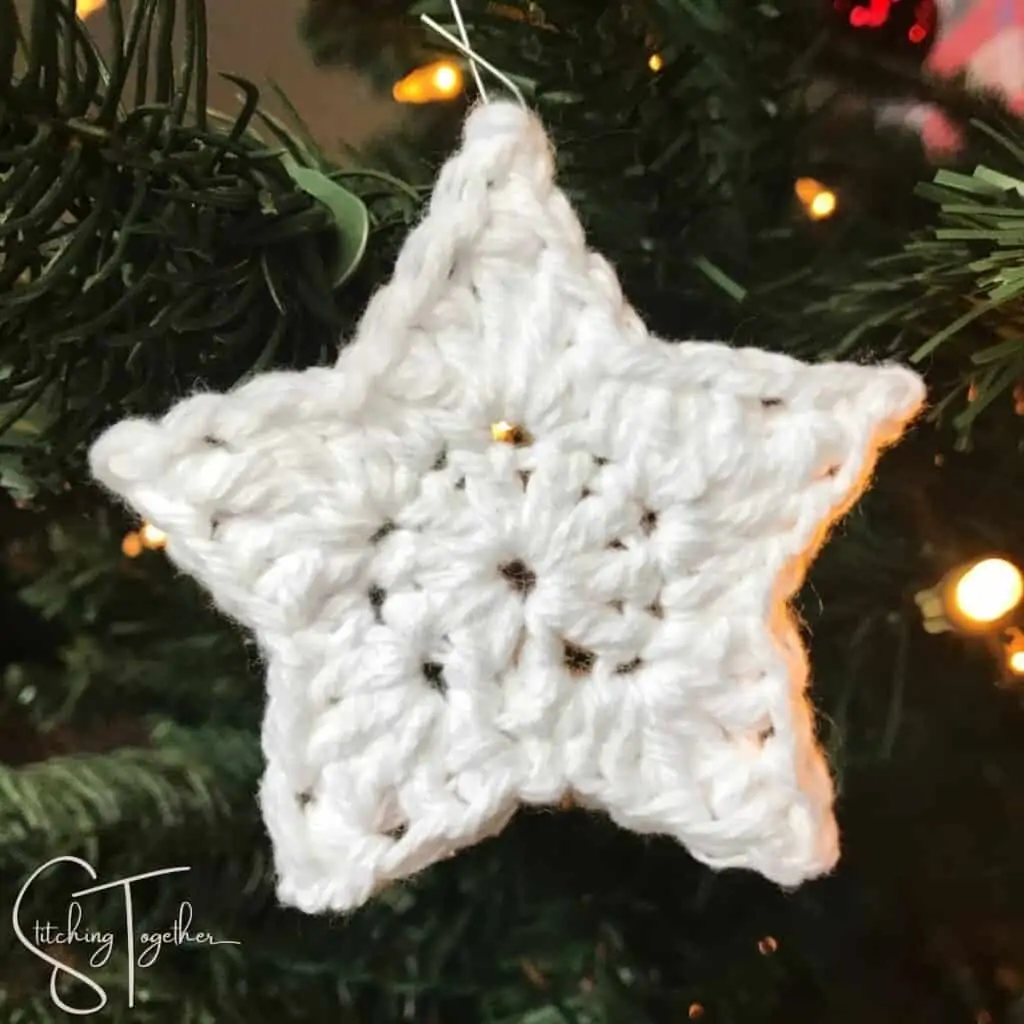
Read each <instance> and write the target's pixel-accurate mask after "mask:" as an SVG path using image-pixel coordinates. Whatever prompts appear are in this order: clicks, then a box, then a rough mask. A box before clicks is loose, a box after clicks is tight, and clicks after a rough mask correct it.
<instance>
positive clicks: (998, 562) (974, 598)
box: [953, 558, 1024, 622]
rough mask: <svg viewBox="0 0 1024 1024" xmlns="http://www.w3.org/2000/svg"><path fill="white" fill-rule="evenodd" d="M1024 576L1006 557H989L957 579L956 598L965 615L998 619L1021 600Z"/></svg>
mask: <svg viewBox="0 0 1024 1024" xmlns="http://www.w3.org/2000/svg"><path fill="white" fill-rule="evenodd" d="M1022 597H1024V578H1022V577H1021V574H1020V569H1018V568H1017V566H1015V565H1014V564H1013V563H1012V562H1007V561H1006V559H1004V558H985V559H983V560H982V561H980V562H978V563H977V564H976V565H973V566H971V568H970V569H968V570H967V572H965V573H964V574H963V576H961V577H960V579H959V580H957V583H956V587H955V588H954V591H953V600H954V602H955V603H956V607H957V610H958V611H959V612H960V614H961V615H963V616H965V617H966V618H968V619H971V620H972V621H974V622H995V621H996V620H997V619H1001V618H1002V617H1003V616H1004V615H1006V614H1007V612H1010V611H1012V610H1013V609H1014V608H1016V607H1017V605H1018V604H1020V601H1021V598H1022Z"/></svg>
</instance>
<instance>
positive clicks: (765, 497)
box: [91, 103, 923, 912]
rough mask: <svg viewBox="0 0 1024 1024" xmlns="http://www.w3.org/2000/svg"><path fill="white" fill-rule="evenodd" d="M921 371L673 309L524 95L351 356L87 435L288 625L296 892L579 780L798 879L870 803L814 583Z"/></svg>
mask: <svg viewBox="0 0 1024 1024" xmlns="http://www.w3.org/2000/svg"><path fill="white" fill-rule="evenodd" d="M922 400H923V388H922V385H921V382H920V380H919V379H918V378H917V377H916V376H915V375H914V374H912V373H910V372H909V371H907V370H905V369H902V368H900V367H897V366H881V367H867V366H858V365H849V364H828V365H806V364H804V363H801V362H798V361H796V360H794V359H792V358H789V357H787V356H783V355H777V354H771V353H768V352H762V351H759V350H755V349H733V348H730V347H727V346H724V345H719V344H713V343H704V342H700V343H698V342H682V343H674V344H670V343H666V342H664V341H662V340H660V339H658V338H655V337H652V336H651V335H650V334H649V333H648V332H647V330H646V329H645V327H644V325H643V324H642V323H641V321H640V319H639V318H638V317H637V315H636V314H635V313H634V312H633V310H632V309H631V308H630V306H629V305H628V304H627V302H626V301H625V300H624V298H623V296H622V293H621V290H620V287H619V283H618V281H617V278H616V275H615V273H614V272H613V270H612V269H611V267H610V266H609V265H608V263H607V262H606V261H605V260H604V259H603V258H602V257H600V256H599V255H596V254H594V253H592V252H591V251H589V250H588V248H587V245H586V242H585V239H584V234H583V231H582V228H581V226H580V224H579V221H578V220H577V217H576V215H575V214H574V212H573V210H572V208H571V207H570V205H569V202H568V200H567V199H566V197H565V195H564V194H563V193H562V192H561V191H560V190H559V189H558V188H557V187H556V185H555V183H554V162H553V157H552V153H551V147H550V144H549V141H548V139H547V137H546V135H545V133H544V131H543V129H542V127H541V125H540V124H539V123H538V121H537V119H536V117H535V116H534V115H533V114H531V113H529V112H528V111H525V110H523V109H521V108H519V107H518V106H514V105H512V104H508V103H494V104H491V105H486V106H482V107H478V108H477V109H476V110H474V111H473V112H472V113H471V115H470V116H469V118H468V120H467V123H466V125H465V130H464V136H463V141H462V145H461V147H460V149H459V150H458V151H457V152H456V153H455V155H454V156H452V157H451V158H450V159H449V161H448V163H447V164H446V166H445V167H444V169H443V171H442V173H441V175H440V177H439V180H438V182H437V186H436V189H435V191H434V194H433V197H432V200H431V203H430V207H429V211H428V212H427V214H426V217H425V219H424V220H423V222H422V223H421V224H420V225H419V226H418V227H417V228H416V229H415V230H414V231H413V232H412V233H411V234H410V236H409V238H408V239H407V241H406V243H405V245H404V247H403V249H402V252H401V254H400V256H399V258H398V261H397V264H396V267H395V270H394V274H393V277H392V279H391V281H390V282H389V283H388V284H387V285H386V286H384V287H383V288H382V289H381V290H379V291H378V292H377V294H376V295H375V296H374V298H373V299H372V301H371V302H370V304H369V307H368V308H367V310H366V313H365V315H364V317H363V320H362V322H361V324H360V326H359V328H358V331H357V333H356V336H355V338H354V340H353V341H352V342H351V344H349V345H348V346H346V347H344V348H343V349H342V351H341V355H340V357H339V359H338V361H337V364H336V365H335V366H334V367H331V368H316V369H310V370H306V371H303V372H275V373H267V374H264V375H263V376H260V377H257V378H255V379H253V380H251V381H249V382H247V383H245V384H243V385H241V386H240V387H238V388H237V389H235V390H234V391H231V392H230V393H228V394H199V395H195V396H193V397H190V398H187V399H185V400H184V401H182V402H180V403H179V404H178V405H177V406H175V407H174V408H173V409H171V411H170V412H168V413H167V414H166V415H165V416H164V417H163V418H162V419H161V420H159V421H146V420H126V421H124V422H122V423H119V424H117V425H115V426H113V427H112V428H110V429H109V430H108V431H107V432H106V433H105V434H104V435H103V436H102V437H101V438H100V439H99V440H98V441H97V442H96V444H95V446H94V447H93V449H92V453H91V462H92V468H93V472H94V474H95V476H96V477H97V478H98V479H99V480H100V481H102V483H103V484H105V485H106V486H107V487H108V488H109V489H111V490H112V491H113V492H115V493H116V494H117V495H119V496H121V497H122V498H123V499H125V500H126V501H127V502H128V503H129V504H130V505H131V506H132V508H133V509H134V510H135V511H136V512H137V513H138V514H139V515H141V516H142V517H144V518H145V519H146V520H148V521H149V522H151V523H153V524H154V525H156V526H157V527H159V528H160V529H161V530H163V531H164V532H165V533H166V535H167V547H166V550H167V553H168V555H169V556H170V558H171V559H172V560H173V561H174V562H175V563H176V564H177V565H178V566H179V567H180V568H181V569H182V570H184V571H185V572H187V573H189V574H191V575H192V576H194V577H195V578H196V579H197V580H199V581H200V582H201V583H202V584H203V585H204V586H205V587H206V588H207V589H208V590H209V592H210V593H211V595H212V596H213V599H214V600H215V602H216V603H217V605H218V606H219V607H220V608H221V609H222V610H223V612H225V613H226V614H227V615H229V616H232V617H233V618H234V619H236V620H237V621H239V622H240V623H242V624H244V625H245V626H246V627H248V628H249V629H251V630H253V631H254V633H255V635H256V637H257V638H258V641H259V645H260V649H261V652H262V655H263V658H264V660H265V663H266V668H267V705H266V717H265V721H264V728H263V746H264V750H265V754H266V760H267V767H266V773H265V776H264V778H263V782H262V785H261V792H260V802H261V808H262V812H263V815H264V818H265V821H266V824H267V828H268V831H269V833H270V836H271V839H272V843H273V847H274V854H275V863H276V872H277V878H278V895H279V898H280V899H281V900H282V901H283V902H285V903H288V904H292V905H294V906H297V907H300V908H302V909H303V910H306V911H308V912H318V911H326V910H335V911H341V910H348V909H352V908H355V907H357V906H359V905H360V904H362V903H363V902H364V901H366V900H367V899H368V898H369V897H370V896H371V895H372V894H373V893H374V892H375V891H376V890H377V889H378V888H380V887H381V886H383V885H385V884H387V883H389V882H392V881H394V880H397V879H401V878H405V877H408V876H410V875H413V874H414V873H416V872H419V871H420V870H422V869H424V868H426V867H427V866H428V865H430V864H432V863H434V862H436V861H438V860H440V859H442V858H444V857H448V856H450V855H451V854H453V853H454V852H455V851H457V850H459V849H460V848H462V847H465V846H467V845H469V844H471V843H474V842H476V841H478V840H480V839H481V838H483V837H484V836H487V835H491V834H493V833H495V832H496V831H497V830H499V829H500V828H501V827H502V826H503V825H504V824H505V822H506V821H507V820H508V819H509V817H510V816H511V815H512V814H513V813H514V810H515V808H516V807H517V806H518V805H520V804H555V803H558V802H559V801H560V800H561V799H562V798H563V797H564V796H565V795H567V794H572V796H573V797H574V799H575V801H576V802H577V803H579V804H582V805H584V806H587V807H590V808H593V809H595V810H601V811H603V812H605V813H607V814H608V815H609V816H610V817H611V818H612V819H614V821H616V822H618V823H619V824H620V825H622V826H625V827H626V828H629V829H633V830H635V831H636V832H641V833H660V834H666V835H669V836H673V837H675V839H677V840H678V841H679V842H681V843H683V844H685V845H686V846H687V847H688V848H689V850H690V851H691V853H692V854H693V855H694V856H695V857H696V858H698V859H699V860H701V861H703V862H705V863H706V864H708V865H711V866H713V867H715V868H730V867H742V868H749V869H753V870H755V871H758V872H760V873H761V874H762V875H764V876H766V877H767V878H769V879H771V880H773V881H775V882H777V883H779V884H782V885H786V886H792V885H796V884H798V883H800V882H801V881H803V880H804V879H807V878H810V877H812V876H815V875H818V874H821V873H823V872H827V871H828V870H829V869H831V867H832V866H833V864H834V863H835V861H836V858H837V856H838V839H837V828H836V823H835V819H834V816H833V810H832V803H833V789H832V784H831V781H830V777H829V773H828V770H827V767H826V764H825V761H824V758H823V756H822V753H821V751H820V750H819V748H818V746H817V745H816V742H815V735H814V725H813V716H812V711H811V708H810V706H809V703H808V701H807V698H806V695H805V690H806V682H807V663H806V658H805V654H804V650H803V646H802V644H801V640H800V637H799V634H798V631H797V628H796V627H795V625H794V623H793V622H792V620H791V618H790V617H789V615H788V613H787V601H788V599H789V598H790V597H791V596H792V595H793V594H794V592H795V591H796V589H797V587H798V586H799V585H800V583H801V580H802V577H803V574H804V571H805V568H806V566H807V564H808V562H809V561H810V559H811V558H812V557H813V554H814V552H815V551H816V550H817V548H818V547H819V546H820V544H821V543H822V542H823V540H824V536H825V533H826V531H827V529H828V528H829V526H830V525H831V524H832V523H833V522H834V521H835V520H836V519H837V518H838V517H839V516H841V515H842V514H843V512H844V511H845V510H846V509H847V508H848V507H849V506H850V504H851V503H852V502H853V501H854V500H855V499H856V498H857V497H858V496H859V495H860V493H861V492H862V490H863V489H864V487H865V486H866V483H867V481H868V478H869V476H870V474H871V471H872V468H873V465H874V463H875V460H876V458H877V455H878V453H879V450H880V449H881V448H882V446H884V445H885V444H887V443H890V442H893V441H895V440H896V439H897V437H898V436H899V435H900V433H901V432H902V430H903V429H904V427H905V425H906V424H907V422H908V421H909V420H910V419H911V418H912V417H913V416H914V414H915V413H916V412H917V410H918V408H919V406H920V405H921V403H922Z"/></svg>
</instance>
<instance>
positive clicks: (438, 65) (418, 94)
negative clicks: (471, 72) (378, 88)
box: [391, 60, 463, 103]
mask: <svg viewBox="0 0 1024 1024" xmlns="http://www.w3.org/2000/svg"><path fill="white" fill-rule="evenodd" d="M462 88H463V80H462V68H461V67H459V65H458V64H456V63H455V62H454V61H450V60H439V61H435V62H434V63H433V64H426V65H424V66H423V67H421V68H416V70H415V71H410V72H409V74H407V75H406V76H405V78H403V79H402V80H401V81H400V82H396V83H395V85H394V88H393V89H392V90H391V94H392V96H394V98H395V100H396V101H397V102H399V103H436V102H438V101H443V100H451V99H454V98H455V97H456V96H458V95H459V94H460V93H461V92H462Z"/></svg>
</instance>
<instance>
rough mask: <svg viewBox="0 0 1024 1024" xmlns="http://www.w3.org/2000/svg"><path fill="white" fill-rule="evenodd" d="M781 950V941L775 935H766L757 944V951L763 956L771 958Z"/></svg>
mask: <svg viewBox="0 0 1024 1024" xmlns="http://www.w3.org/2000/svg"><path fill="white" fill-rule="evenodd" d="M778 948H779V940H778V939H776V938H775V937H774V936H773V935H766V936H765V937H764V938H763V939H761V941H760V942H759V943H758V944H757V951H758V952H759V953H760V954H761V956H771V954H772V953H774V952H775V951H776V950H777V949H778Z"/></svg>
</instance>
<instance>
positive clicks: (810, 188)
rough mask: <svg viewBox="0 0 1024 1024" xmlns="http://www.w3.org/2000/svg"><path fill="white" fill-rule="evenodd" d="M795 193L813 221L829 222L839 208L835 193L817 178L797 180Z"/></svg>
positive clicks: (794, 187)
mask: <svg viewBox="0 0 1024 1024" xmlns="http://www.w3.org/2000/svg"><path fill="white" fill-rule="evenodd" d="M793 191H794V192H795V193H796V197H797V199H799V200H800V203H801V205H802V206H803V208H804V211H805V212H806V214H807V216H808V217H810V218H811V220H827V219H828V218H829V217H831V216H832V214H834V213H835V212H836V209H837V208H838V206H839V200H838V198H837V197H836V194H835V192H833V191H832V190H831V189H830V188H829V187H828V186H827V185H823V184H822V183H821V182H820V181H818V180H817V179H816V178H797V180H796V184H795V185H794V186H793Z"/></svg>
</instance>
